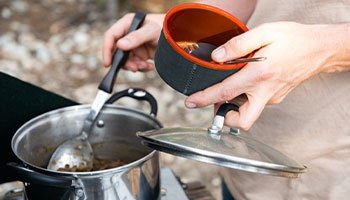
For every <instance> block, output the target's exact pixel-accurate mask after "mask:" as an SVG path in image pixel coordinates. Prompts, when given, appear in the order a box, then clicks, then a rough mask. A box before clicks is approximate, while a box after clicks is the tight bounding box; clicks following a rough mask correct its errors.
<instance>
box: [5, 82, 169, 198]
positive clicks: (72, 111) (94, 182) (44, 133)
mask: <svg viewBox="0 0 350 200" xmlns="http://www.w3.org/2000/svg"><path fill="white" fill-rule="evenodd" d="M125 96H129V97H132V98H135V99H138V100H146V101H147V102H149V103H150V104H151V113H150V114H146V113H144V112H141V111H138V110H136V109H132V108H127V107H123V106H117V105H104V107H103V109H102V111H101V113H100V114H99V116H98V118H97V120H96V122H95V124H94V125H93V128H92V130H91V134H90V135H89V141H90V143H91V144H92V146H93V149H94V154H95V156H96V157H98V158H101V159H110V160H122V161H124V162H126V163H128V164H126V165H123V166H120V167H116V168H112V169H106V170H100V171H91V172H62V171H53V170H48V169H46V166H47V164H48V161H49V159H50V156H51V154H52V153H53V151H54V150H55V149H56V147H57V146H58V145H59V144H61V143H62V142H64V141H65V140H67V139H69V138H72V137H74V136H76V135H78V134H79V132H80V130H81V128H82V124H83V121H84V119H85V118H86V116H87V114H88V113H89V110H90V105H77V106H70V107H65V108H61V109H57V110H53V111H51V112H47V113H44V114H42V115H40V116H37V117H35V118H34V119H32V120H30V121H28V122H27V123H25V124H24V125H23V126H22V127H20V128H19V129H18V131H17V132H16V133H15V135H14V136H13V139H12V144H11V145H12V150H13V152H14V153H15V155H16V156H17V157H18V158H19V159H20V160H21V161H22V162H23V164H17V163H8V166H10V167H11V168H12V170H14V174H15V175H16V176H17V179H18V180H20V181H23V182H24V183H25V189H26V195H27V197H28V199H35V200H38V199H45V200H46V199H79V200H80V199H89V200H90V199H98V200H101V199H102V200H103V199H108V200H120V199H135V200H136V199H137V200H138V199H159V196H160V182H159V179H160V174H159V155H158V152H156V151H154V150H152V149H150V148H148V147H145V146H143V145H142V144H141V141H140V139H139V138H138V137H137V136H136V134H135V133H136V132H137V131H142V130H143V131H145V130H152V129H158V128H161V127H162V124H161V123H160V122H159V121H158V120H157V119H156V118H155V115H156V113H157V102H156V101H155V99H154V98H153V97H152V96H151V95H150V94H149V93H148V92H146V91H144V90H141V89H133V88H130V89H127V90H124V91H121V92H119V93H117V94H115V95H113V96H112V97H111V98H110V99H109V100H108V101H107V103H112V102H113V101H115V100H117V99H119V98H121V97H125Z"/></svg>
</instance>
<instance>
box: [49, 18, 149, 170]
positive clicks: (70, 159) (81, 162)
mask: <svg viewBox="0 0 350 200" xmlns="http://www.w3.org/2000/svg"><path fill="white" fill-rule="evenodd" d="M145 16H146V15H145V14H144V13H142V12H139V11H137V12H136V13H135V16H134V19H133V21H132V23H131V26H130V28H129V31H128V33H130V32H131V31H134V30H136V29H137V28H139V27H140V26H141V24H142V22H143V21H144V19H145ZM129 53H130V52H125V51H122V50H120V49H117V50H116V52H115V54H114V56H113V59H112V65H111V67H110V69H109V71H108V73H107V74H106V76H105V77H104V79H103V80H102V82H101V83H100V85H99V87H98V89H99V91H98V93H97V95H96V97H95V100H94V101H93V103H92V105H91V110H90V112H89V114H88V116H87V118H86V119H85V120H84V123H83V128H82V130H81V132H80V134H79V135H78V136H77V137H74V138H72V139H69V140H67V141H65V142H64V143H62V144H61V145H60V146H58V147H57V149H56V150H55V152H54V153H53V154H52V156H51V159H50V161H49V164H48V167H47V168H48V169H51V170H58V169H64V168H78V169H79V170H82V171H88V170H91V169H92V165H93V158H94V153H93V151H92V147H91V144H90V143H89V141H88V135H89V132H90V129H91V127H92V124H93V122H94V120H95V118H96V117H97V115H98V114H99V112H100V110H101V108H102V106H103V104H104V103H105V101H106V99H107V98H108V96H109V95H110V93H111V92H112V91H113V86H114V82H115V77H116V74H117V73H118V71H119V69H120V68H121V67H122V66H123V65H124V64H125V62H126V60H127V57H128V56H129Z"/></svg>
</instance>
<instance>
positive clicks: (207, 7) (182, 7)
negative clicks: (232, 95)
mask: <svg viewBox="0 0 350 200" xmlns="http://www.w3.org/2000/svg"><path fill="white" fill-rule="evenodd" d="M186 9H202V10H207V11H211V12H214V13H216V14H219V15H221V16H224V17H226V18H228V19H229V20H231V21H233V22H234V23H235V24H236V25H237V26H238V27H239V28H241V29H242V30H243V31H244V32H247V31H248V28H247V27H246V26H245V25H244V24H243V23H242V22H241V21H240V20H239V19H237V18H236V17H234V16H233V15H231V14H230V13H228V12H226V11H224V10H222V9H219V8H216V7H213V6H210V5H207V4H200V3H186V4H181V5H178V6H175V7H173V8H172V9H170V10H169V11H168V12H167V14H166V16H165V18H164V22H163V27H164V28H163V32H164V35H165V38H166V39H167V41H168V42H169V43H170V45H171V46H172V47H173V48H174V49H175V51H176V52H178V53H180V54H181V55H182V56H183V57H185V58H187V59H188V60H190V61H192V62H194V63H196V64H198V65H200V66H203V67H207V68H210V69H217V70H234V69H238V68H241V67H243V66H245V65H246V64H247V63H238V64H220V63H212V62H208V61H205V60H202V59H199V58H197V57H195V56H193V55H191V54H190V53H188V52H186V51H185V50H184V49H182V48H181V47H180V46H179V45H178V44H177V43H176V42H175V41H174V39H173V38H172V37H171V35H170V33H169V30H168V20H169V18H170V17H171V16H172V15H173V14H175V13H176V12H178V11H181V10H186ZM250 57H253V53H251V54H249V56H248V58H250Z"/></svg>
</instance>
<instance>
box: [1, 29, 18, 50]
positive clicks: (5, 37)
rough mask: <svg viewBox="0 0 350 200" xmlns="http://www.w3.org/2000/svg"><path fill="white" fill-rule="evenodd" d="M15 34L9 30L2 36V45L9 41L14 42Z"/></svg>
mask: <svg viewBox="0 0 350 200" xmlns="http://www.w3.org/2000/svg"><path fill="white" fill-rule="evenodd" d="M14 39H15V34H14V33H12V32H7V33H5V34H3V35H2V36H0V47H3V46H4V45H5V44H7V43H9V42H14Z"/></svg>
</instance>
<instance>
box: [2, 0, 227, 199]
mask: <svg viewBox="0 0 350 200" xmlns="http://www.w3.org/2000/svg"><path fill="white" fill-rule="evenodd" d="M186 2H189V1H188V0H0V27H1V28H0V71H1V72H5V73H7V74H10V75H12V76H15V77H17V78H19V79H21V80H24V81H27V82H30V83H33V84H34V85H37V86H40V87H42V88H44V89H46V90H49V91H52V92H55V93H57V94H60V95H62V96H65V97H67V98H70V99H73V100H75V101H77V102H79V103H86V104H90V103H91V102H92V101H93V99H94V97H95V95H96V92H97V86H98V83H99V82H100V81H101V80H102V77H103V76H104V75H105V74H106V72H107V70H108V69H106V68H104V67H103V64H102V44H103V34H104V31H106V30H107V29H108V28H109V27H110V26H111V25H112V24H113V23H114V22H115V21H116V20H117V19H118V18H120V17H122V16H123V15H124V14H126V13H128V12H133V11H135V10H141V11H144V12H146V13H150V12H154V13H164V12H166V11H167V10H168V9H170V8H171V7H173V6H175V5H177V4H181V3H186ZM128 87H139V88H143V89H146V90H147V91H149V92H150V93H151V94H153V95H154V96H155V98H156V99H157V100H158V106H159V107H158V109H159V111H158V116H157V118H158V119H159V120H160V121H161V122H162V123H163V125H164V126H165V127H178V126H182V127H209V125H210V123H211V120H212V119H213V109H212V107H208V108H203V109H197V110H188V109H186V108H185V106H184V103H183V102H184V99H185V96H183V95H182V94H180V93H177V92H176V91H174V90H173V89H171V88H170V87H168V86H167V85H166V84H165V83H164V82H163V81H162V80H161V79H160V78H159V76H158V74H157V73H156V72H155V71H151V72H147V73H140V72H136V73H133V72H128V71H124V70H123V71H121V72H120V73H119V75H118V78H117V85H116V87H115V91H120V90H123V89H126V88H128ZM117 104H121V105H125V106H128V107H134V108H135V107H136V108H138V109H142V110H144V111H145V112H148V111H149V107H148V105H147V104H145V105H143V104H140V103H138V102H136V101H135V100H132V99H130V98H126V99H122V100H121V101H119V102H117ZM161 165H162V166H165V167H170V168H171V169H172V170H173V171H174V172H175V174H176V175H177V176H179V177H180V178H181V180H182V181H183V182H185V183H186V182H191V181H201V182H202V183H203V184H205V185H206V187H207V189H209V191H210V192H211V194H212V195H213V196H214V197H215V198H216V199H221V194H220V192H221V190H220V184H221V179H220V177H219V174H218V168H217V167H216V166H214V165H209V164H204V163H200V162H196V161H191V160H187V159H183V158H179V157H175V156H171V155H169V154H161Z"/></svg>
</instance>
